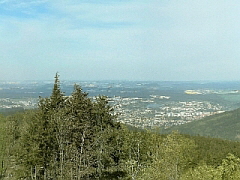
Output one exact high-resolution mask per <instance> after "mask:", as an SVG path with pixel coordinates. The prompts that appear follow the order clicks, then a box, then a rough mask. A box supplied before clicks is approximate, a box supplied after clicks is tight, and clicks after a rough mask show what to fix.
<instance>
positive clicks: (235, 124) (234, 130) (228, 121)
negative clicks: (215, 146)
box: [162, 109, 240, 141]
mask: <svg viewBox="0 0 240 180" xmlns="http://www.w3.org/2000/svg"><path fill="white" fill-rule="evenodd" d="M173 130H177V131H179V132H180V133H183V134H190V135H201V136H210V137H216V138H222V139H228V140H236V141H239V140H240V109H236V110H233V111H228V112H225V113H221V114H216V115H212V116H208V117H205V118H203V119H201V120H196V121H192V122H190V123H187V124H183V125H180V126H173V127H171V128H168V129H165V130H163V131H162V132H163V133H169V132H171V131H173Z"/></svg>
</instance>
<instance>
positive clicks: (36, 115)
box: [0, 75, 240, 180]
mask: <svg viewBox="0 0 240 180" xmlns="http://www.w3.org/2000/svg"><path fill="white" fill-rule="evenodd" d="M225 114H226V115H227V113H225ZM0 127H1V128H0V140H1V141H0V162H1V166H0V179H11V180H19V179H34V180H47V179H52V180H108V179H109V180H114V179H115V180H117V179H122V180H131V179H135V180H156V179H157V180H158V179H159V180H162V179H163V180H165V179H166V180H167V179H174V180H189V179H194V180H202V179H240V158H239V157H240V143H239V142H233V141H228V140H222V139H215V138H206V137H200V136H190V135H181V134H179V133H178V132H172V133H170V134H167V135H166V134H165V135H160V134H159V133H153V132H148V131H136V129H134V130H129V129H128V128H126V127H125V126H124V125H123V124H120V123H118V122H116V114H115V112H114V109H113V108H112V107H111V106H109V104H108V101H107V98H106V97H103V96H99V97H96V98H94V99H92V98H89V97H88V94H87V93H85V92H82V89H81V88H80V86H78V85H75V86H74V90H73V93H72V94H71V96H65V95H64V93H62V91H61V89H60V83H59V79H58V75H56V77H55V84H54V87H53V90H52V94H51V96H50V97H46V98H40V102H39V106H38V108H37V109H35V110H29V111H26V112H21V113H17V114H13V115H11V116H0Z"/></svg>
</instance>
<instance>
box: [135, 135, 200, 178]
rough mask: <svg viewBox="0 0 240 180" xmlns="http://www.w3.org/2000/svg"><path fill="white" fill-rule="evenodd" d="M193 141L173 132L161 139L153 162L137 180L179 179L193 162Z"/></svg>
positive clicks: (194, 146)
mask: <svg viewBox="0 0 240 180" xmlns="http://www.w3.org/2000/svg"><path fill="white" fill-rule="evenodd" d="M195 148H196V145H195V143H194V141H193V140H191V139H188V138H185V137H183V136H182V135H180V134H178V133H177V132H174V133H172V134H169V135H168V136H167V137H166V138H164V139H163V141H162V143H161V144H160V145H159V148H158V151H157V152H155V154H154V158H153V162H152V163H151V164H150V165H149V166H148V167H147V168H145V169H143V170H142V171H143V173H142V174H141V175H140V177H139V178H138V179H179V178H180V176H181V174H182V173H183V172H184V170H186V169H187V167H188V164H190V163H191V162H192V161H193V156H191V155H192V152H193V151H194V150H195Z"/></svg>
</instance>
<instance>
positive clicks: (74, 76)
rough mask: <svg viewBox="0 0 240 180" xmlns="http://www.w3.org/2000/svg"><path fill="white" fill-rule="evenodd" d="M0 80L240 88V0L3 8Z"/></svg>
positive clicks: (33, 0) (43, 2)
mask: <svg viewBox="0 0 240 180" xmlns="http://www.w3.org/2000/svg"><path fill="white" fill-rule="evenodd" d="M0 68H1V69H0V80H41V79H42V80H48V79H50V80H51V79H53V77H54V75H55V73H56V72H59V73H60V76H61V79H65V80H159V81H161V80H240V1H239V0H0Z"/></svg>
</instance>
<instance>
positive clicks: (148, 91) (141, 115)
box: [0, 81, 240, 128]
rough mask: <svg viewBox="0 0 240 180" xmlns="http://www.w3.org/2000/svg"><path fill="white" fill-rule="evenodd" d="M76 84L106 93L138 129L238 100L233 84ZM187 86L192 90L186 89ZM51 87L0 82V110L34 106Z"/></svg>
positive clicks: (225, 107)
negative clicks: (228, 85) (225, 87)
mask: <svg viewBox="0 0 240 180" xmlns="http://www.w3.org/2000/svg"><path fill="white" fill-rule="evenodd" d="M72 84H73V83H72V82H68V81H66V82H64V83H62V86H63V88H65V90H66V94H68V95H69V92H70V91H71V90H72ZM79 84H81V85H82V88H83V90H84V91H86V92H88V93H89V96H90V97H94V96H97V95H99V94H102V95H106V96H107V97H108V99H109V103H110V105H111V106H113V108H114V113H115V114H117V115H118V116H117V121H119V122H121V123H124V124H128V125H132V126H135V127H138V128H157V127H164V128H167V127H170V126H173V125H180V124H184V123H188V122H191V121H194V120H198V119H201V118H203V117H206V116H210V115H213V114H218V113H223V112H225V111H227V110H231V109H234V108H237V106H238V102H240V93H239V91H238V90H234V89H233V88H236V85H235V86H234V87H232V89H233V90H232V89H230V88H227V89H222V88H221V89H220V88H219V87H217V86H216V84H214V87H209V86H210V85H211V84H210V85H209V84H207V85H204V86H203V87H202V88H199V86H200V85H201V84H200V85H199V84H196V83H193V84H186V83H185V84H184V83H182V84H181V83H173V82H168V83H167V82H158V83H156V82H128V81H127V82H91V83H89V82H80V83H79ZM195 86H196V87H197V88H198V89H197V88H196V87H195ZM211 86H213V85H211ZM215 86H216V87H215ZM219 86H220V85H219ZM222 86H223V85H222V84H221V87H222ZM70 87H71V89H70ZM189 87H192V88H196V89H195V90H194V89H192V90H189ZM208 88H209V89H208ZM51 89H52V83H50V82H38V83H35V82H34V83H29V82H27V83H26V82H24V83H0V112H2V113H4V112H11V111H21V110H27V109H34V108H36V107H37V106H38V101H39V96H42V97H46V96H49V95H50V94H51ZM239 89H240V87H239ZM238 99H239V101H238Z"/></svg>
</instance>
